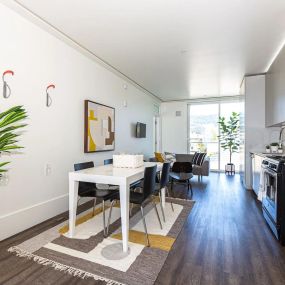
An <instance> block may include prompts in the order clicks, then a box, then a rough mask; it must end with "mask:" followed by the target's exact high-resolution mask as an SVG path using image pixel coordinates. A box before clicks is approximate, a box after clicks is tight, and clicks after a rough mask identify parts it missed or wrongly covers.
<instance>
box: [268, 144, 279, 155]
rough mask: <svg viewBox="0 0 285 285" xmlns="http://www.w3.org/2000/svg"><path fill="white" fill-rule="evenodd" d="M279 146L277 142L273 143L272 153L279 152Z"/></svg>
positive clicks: (271, 146)
mask: <svg viewBox="0 0 285 285" xmlns="http://www.w3.org/2000/svg"><path fill="white" fill-rule="evenodd" d="M278 146H279V144H278V143H277V142H273V143H271V144H270V148H271V152H273V153H276V152H277V151H278Z"/></svg>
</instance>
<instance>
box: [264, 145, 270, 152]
mask: <svg viewBox="0 0 285 285" xmlns="http://www.w3.org/2000/svg"><path fill="white" fill-rule="evenodd" d="M265 151H266V152H267V153H270V145H269V144H268V145H267V146H266V147H265Z"/></svg>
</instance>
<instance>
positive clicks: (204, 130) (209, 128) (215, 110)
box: [188, 104, 219, 170]
mask: <svg viewBox="0 0 285 285" xmlns="http://www.w3.org/2000/svg"><path fill="white" fill-rule="evenodd" d="M218 119H219V104H191V105H188V126H189V131H188V152H190V153H192V152H196V151H198V152H207V154H208V156H210V158H211V169H213V170H218V169H219V140H218V135H219V128H218V124H217V122H218Z"/></svg>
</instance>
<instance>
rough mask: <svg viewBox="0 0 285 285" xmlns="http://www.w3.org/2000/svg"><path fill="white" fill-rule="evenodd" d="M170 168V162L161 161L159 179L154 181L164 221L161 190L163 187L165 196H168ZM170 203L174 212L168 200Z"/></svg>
mask: <svg viewBox="0 0 285 285" xmlns="http://www.w3.org/2000/svg"><path fill="white" fill-rule="evenodd" d="M170 168H171V163H170V162H164V163H163V165H162V170H161V177H160V181H159V183H156V185H155V194H158V196H159V201H160V207H161V212H162V217H163V221H164V222H165V213H164V209H163V207H162V199H161V190H162V189H163V188H164V189H165V194H167V196H168V197H170V195H169V190H168V182H169V173H170ZM170 204H171V208H172V211H173V212H174V208H173V204H172V202H170Z"/></svg>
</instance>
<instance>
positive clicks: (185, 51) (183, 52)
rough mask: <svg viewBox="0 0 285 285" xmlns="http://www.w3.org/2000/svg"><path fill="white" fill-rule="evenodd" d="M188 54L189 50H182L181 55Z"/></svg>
mask: <svg viewBox="0 0 285 285" xmlns="http://www.w3.org/2000/svg"><path fill="white" fill-rule="evenodd" d="M187 52H188V50H187V49H182V50H180V53H181V54H185V53H187Z"/></svg>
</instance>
